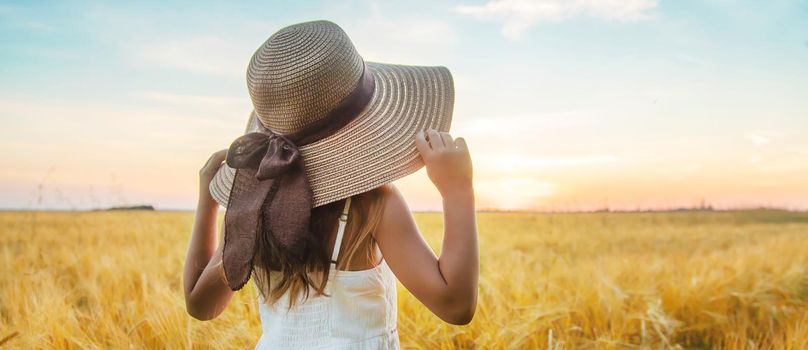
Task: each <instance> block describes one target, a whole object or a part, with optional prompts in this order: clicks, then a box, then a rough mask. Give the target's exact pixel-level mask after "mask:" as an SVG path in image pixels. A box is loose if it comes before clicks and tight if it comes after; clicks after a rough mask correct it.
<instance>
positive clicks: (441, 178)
mask: <svg viewBox="0 0 808 350" xmlns="http://www.w3.org/2000/svg"><path fill="white" fill-rule="evenodd" d="M427 137H428V139H427ZM416 145H418V150H419V151H420V153H421V156H422V157H423V159H424V163H425V164H426V167H427V173H428V174H429V177H430V179H431V180H432V182H433V183H434V184H435V186H436V187H437V188H438V191H440V193H441V196H442V197H443V218H444V236H443V248H442V250H441V254H440V257H436V256H435V253H433V252H432V249H431V248H430V247H429V246H428V245H427V243H426V242H425V241H424V239H423V238H422V237H421V235H420V233H419V232H418V227H417V226H416V225H415V221H414V220H413V217H412V214H411V212H410V210H409V208H408V207H407V203H406V201H405V200H404V198H403V197H402V196H401V194H400V193H399V192H398V191H397V190H396V189H395V187H392V186H391V188H392V191H390V192H389V193H388V195H387V198H386V199H387V200H386V204H385V211H384V216H383V217H382V220H381V222H380V224H379V228H378V229H377V231H376V240H377V242H378V244H379V248H380V249H381V251H382V255H383V256H384V258H385V259H386V260H387V263H388V265H389V266H390V268H391V269H392V270H393V273H395V275H396V277H397V278H398V280H399V281H401V283H402V284H403V285H404V287H406V288H407V289H408V290H409V291H410V292H411V293H412V294H413V295H414V296H415V297H416V298H418V300H420V301H421V302H422V303H424V305H426V307H427V308H429V309H430V310H431V311H432V312H433V313H434V314H435V315H437V316H438V317H440V318H441V319H443V320H444V321H446V322H449V323H452V324H467V323H469V322H471V319H472V318H473V317H474V311H475V309H476V306H477V280H478V275H479V252H478V248H477V225H476V218H475V212H474V190H473V186H472V183H471V158H470V156H469V154H468V149H467V147H466V143H465V140H463V139H462V138H458V139H457V140H452V137H451V136H450V135H449V134H448V133H438V132H436V131H429V132H427V133H426V135H424V134H419V135H418V136H417V138H416Z"/></svg>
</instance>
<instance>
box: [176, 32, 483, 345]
mask: <svg viewBox="0 0 808 350" xmlns="http://www.w3.org/2000/svg"><path fill="white" fill-rule="evenodd" d="M247 80H248V88H249V90H250V96H251V98H252V100H253V105H254V107H255V110H254V112H253V113H252V115H251V116H250V119H249V123H248V128H247V129H248V130H247V131H248V133H247V134H246V135H244V136H242V137H240V138H239V139H237V140H236V141H235V142H234V143H233V144H232V145H231V147H230V148H229V149H228V150H222V151H219V152H216V153H214V154H213V155H212V156H211V157H210V159H208V161H207V163H206V164H205V165H204V166H203V167H202V169H201V170H200V172H199V177H200V190H199V203H198V207H197V211H196V219H195V223H194V227H193V232H192V235H191V240H190V245H189V248H188V255H187V259H186V262H185V273H184V289H185V300H186V307H187V310H188V313H189V314H190V315H191V316H193V317H194V318H197V319H200V320H210V319H213V318H215V317H216V316H218V315H219V314H220V313H221V312H222V311H223V310H224V309H225V308H226V307H227V305H228V302H229V301H230V298H231V297H232V295H233V291H234V290H238V289H239V288H241V287H242V286H243V285H244V284H245V283H246V282H247V280H249V279H250V277H252V279H253V282H254V284H255V287H256V288H257V289H258V291H259V303H260V305H259V310H260V314H261V321H262V328H263V335H262V337H261V339H260V340H259V341H258V344H257V345H256V348H261V349H264V348H273V349H274V348H295V349H309V348H352V349H388V348H398V347H399V340H398V334H397V331H396V283H395V280H396V279H398V281H400V282H401V283H402V285H403V286H404V287H405V288H407V290H409V291H410V292H411V293H412V294H413V295H414V296H415V297H416V298H418V300H419V301H421V302H422V303H423V304H424V305H425V306H426V307H427V308H429V310H431V311H432V312H433V313H434V314H435V315H437V316H438V317H440V318H441V319H442V320H444V321H446V322H449V323H452V324H458V325H463V324H467V323H469V322H470V321H471V319H472V317H473V316H474V311H475V308H476V303H477V279H478V270H479V268H478V266H479V258H478V248H477V232H476V223H475V211H474V190H473V186H472V167H471V158H470V156H469V152H468V148H467V146H466V142H465V141H464V140H463V139H462V138H453V137H452V136H451V135H450V134H449V133H448V132H446V131H448V128H449V123H450V119H451V110H452V104H453V97H454V96H453V86H452V82H451V75H450V74H449V71H448V70H447V69H446V68H444V67H416V66H401V65H389V64H381V63H372V62H364V61H363V60H362V59H361V57H360V56H359V55H358V54H357V53H356V51H355V49H354V47H353V45H352V44H351V42H350V40H349V39H348V37H347V35H346V34H345V33H344V32H343V31H342V29H340V28H339V27H338V26H337V25H336V24H334V23H331V22H326V21H317V22H307V23H301V24H296V25H293V26H290V27H286V28H284V29H281V30H280V31H279V32H277V33H275V34H274V35H272V36H271V37H270V38H269V40H267V42H266V43H264V45H263V46H262V47H261V48H259V50H258V51H257V52H256V53H255V55H254V56H253V58H252V61H251V63H250V67H249V69H248V74H247ZM225 161H226V164H223V162H225ZM422 165H425V166H426V169H427V174H428V175H429V178H430V180H431V181H432V182H433V183H434V185H435V187H436V188H437V190H438V191H439V192H440V194H441V196H442V197H443V212H444V238H443V248H442V250H441V254H440V257H436V256H435V254H434V253H433V252H432V250H431V249H430V247H429V246H428V245H427V244H426V242H425V241H424V239H423V238H422V237H421V235H420V233H419V231H418V228H417V226H416V224H415V222H414V220H413V216H412V214H411V212H410V210H409V208H408V206H407V203H406V201H405V199H404V198H403V197H402V195H401V194H400V193H399V192H398V190H397V189H396V188H395V187H394V186H393V185H392V184H390V182H392V181H393V180H395V179H398V178H401V177H403V176H406V175H408V174H410V173H412V172H414V171H416V170H417V169H418V168H420V167H421V166H422ZM219 204H221V205H223V206H225V207H226V208H227V211H226V213H225V222H224V225H223V229H222V231H223V232H222V239H219V240H218V242H217V238H216V228H215V222H216V217H217V211H218V208H219Z"/></svg>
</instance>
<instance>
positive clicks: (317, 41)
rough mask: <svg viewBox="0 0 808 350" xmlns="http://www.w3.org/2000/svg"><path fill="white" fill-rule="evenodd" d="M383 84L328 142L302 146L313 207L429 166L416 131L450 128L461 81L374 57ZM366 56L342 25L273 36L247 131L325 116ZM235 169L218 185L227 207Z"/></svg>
mask: <svg viewBox="0 0 808 350" xmlns="http://www.w3.org/2000/svg"><path fill="white" fill-rule="evenodd" d="M367 66H368V69H369V73H371V74H373V77H374V79H375V81H376V88H375V90H374V92H373V97H372V98H371V100H370V102H369V103H368V106H367V107H366V108H365V109H364V110H363V111H362V112H361V113H360V114H359V115H358V116H357V117H356V118H355V119H353V120H352V121H351V122H349V123H348V124H347V125H345V126H344V127H342V128H341V129H339V130H338V131H336V132H335V133H334V134H333V135H331V136H328V137H326V138H324V139H322V140H319V141H316V142H313V143H311V144H307V145H305V146H301V147H300V152H301V156H302V158H303V163H304V165H305V168H306V174H307V175H308V178H309V182H310V185H311V188H312V191H313V193H314V201H313V206H315V207H317V206H320V205H323V204H328V203H331V202H334V201H337V200H340V199H343V198H347V197H350V196H352V195H355V194H359V193H362V192H366V191H369V190H371V189H374V188H376V187H379V186H381V185H384V184H386V183H390V182H392V181H395V180H397V179H399V178H402V177H404V176H407V175H409V174H412V173H413V172H415V171H417V170H418V169H420V168H421V167H422V166H423V162H422V160H421V157H420V155H419V154H418V151H417V149H416V148H415V134H416V133H417V132H418V131H420V130H425V129H428V128H433V129H437V130H440V131H448V130H449V126H450V124H451V118H452V109H453V106H454V85H453V81H452V76H451V73H449V70H448V69H446V68H445V67H423V66H404V65H394V64H383V63H375V62H367ZM362 67H363V61H362V58H361V57H360V56H359V55H358V54H357V52H356V50H355V49H354V47H353V44H351V42H350V39H348V37H347V35H346V34H345V33H344V32H343V31H342V29H340V28H339V27H338V26H337V25H336V24H333V23H331V22H326V21H317V22H307V23H301V24H297V25H294V26H290V27H286V28H284V29H281V30H280V31H279V32H277V33H275V34H273V35H272V36H271V37H270V39H269V40H267V42H266V43H264V45H262V46H261V48H259V49H258V51H257V52H256V53H255V55H254V56H253V59H252V61H251V62H250V66H249V69H248V73H247V82H248V89H249V91H250V96H251V98H252V100H253V105H254V107H255V110H254V111H253V113H252V114H251V115H250V117H249V119H248V125H247V129H246V130H245V131H246V132H254V131H260V130H262V128H263V127H265V128H268V129H270V130H272V131H274V132H276V133H281V134H287V133H292V132H295V131H298V130H300V129H302V128H304V127H305V126H307V125H309V124H310V123H312V122H314V121H316V120H318V119H319V118H322V117H324V116H325V115H326V114H327V113H328V112H329V111H330V110H331V109H333V108H334V107H335V106H336V105H337V104H338V103H339V102H340V101H341V100H342V99H343V98H344V97H345V96H346V95H348V94H349V93H350V92H351V91H352V89H353V88H354V87H355V86H356V83H357V81H358V80H359V77H360V76H361V74H362ZM234 177H235V170H234V169H232V168H230V167H228V166H227V165H224V166H222V168H221V169H219V172H218V173H217V174H216V177H215V178H214V179H213V181H212V182H211V184H210V191H211V194H212V195H213V197H214V198H215V199H216V201H218V202H219V203H220V204H221V205H223V206H227V201H228V197H229V194H230V189H231V188H232V184H233V179H234Z"/></svg>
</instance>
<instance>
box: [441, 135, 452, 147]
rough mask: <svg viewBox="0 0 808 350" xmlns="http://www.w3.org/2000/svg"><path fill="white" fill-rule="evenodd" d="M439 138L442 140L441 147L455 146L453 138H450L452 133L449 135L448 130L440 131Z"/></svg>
mask: <svg viewBox="0 0 808 350" xmlns="http://www.w3.org/2000/svg"><path fill="white" fill-rule="evenodd" d="M440 138H441V141H443V147H446V149H454V148H455V144H454V140H453V139H452V135H450V134H449V133H448V132H441V133H440Z"/></svg>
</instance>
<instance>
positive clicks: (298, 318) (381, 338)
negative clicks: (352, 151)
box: [255, 197, 399, 350]
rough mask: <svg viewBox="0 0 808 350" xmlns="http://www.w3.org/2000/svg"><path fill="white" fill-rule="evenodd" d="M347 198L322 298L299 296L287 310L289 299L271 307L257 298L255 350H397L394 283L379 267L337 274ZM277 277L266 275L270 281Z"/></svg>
mask: <svg viewBox="0 0 808 350" xmlns="http://www.w3.org/2000/svg"><path fill="white" fill-rule="evenodd" d="M350 205H351V198H350V197H349V198H348V199H347V200H346V201H345V207H344V209H343V211H342V215H341V216H340V219H339V229H338V231H337V238H336V241H335V243H334V252H333V253H332V254H331V269H330V272H329V276H328V283H327V284H326V288H325V293H326V295H328V296H323V295H316V296H315V295H314V294H310V295H309V298H308V299H306V300H303V297H302V295H301V296H300V297H299V299H298V302H297V303H296V304H295V306H293V307H292V308H291V309H289V308H288V305H289V293H288V292H287V293H286V295H284V296H282V297H281V298H280V299H279V300H278V301H277V302H276V303H275V304H271V305H270V304H267V303H265V302H264V300H263V299H262V298H261V296H260V294H259V297H258V302H259V305H258V310H259V312H260V314H261V328H262V330H263V335H261V338H260V339H259V340H258V344H256V346H255V348H256V349H261V350H263V349H294V350H303V349H357V350H362V349H374V350H375V349H398V348H399V340H398V333H397V330H396V279H395V276H394V275H393V272H392V271H390V268H389V267H388V266H387V262H386V261H385V260H384V259H382V262H381V263H380V264H379V265H377V266H376V267H373V268H371V269H367V270H361V271H337V266H336V261H337V257H338V256H339V250H340V246H341V245H342V236H343V234H344V232H345V225H346V223H347V222H348V209H349V208H350ZM275 274H280V272H271V273H270V279H272V278H273V276H274V275H275Z"/></svg>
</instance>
